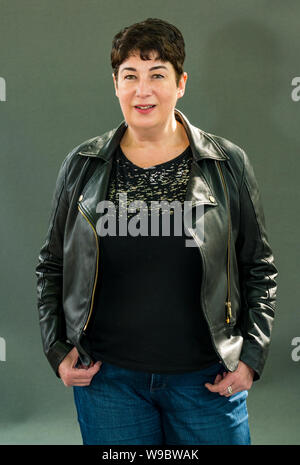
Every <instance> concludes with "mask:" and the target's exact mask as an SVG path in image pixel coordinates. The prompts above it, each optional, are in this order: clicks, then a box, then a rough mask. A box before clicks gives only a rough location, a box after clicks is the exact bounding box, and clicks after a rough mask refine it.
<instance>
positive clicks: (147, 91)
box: [136, 79, 152, 97]
mask: <svg viewBox="0 0 300 465" xmlns="http://www.w3.org/2000/svg"><path fill="white" fill-rule="evenodd" d="M151 93H152V89H151V83H149V82H148V81H144V80H141V79H140V81H139V82H138V83H137V87H136V95H137V96H139V97H146V96H148V95H151Z"/></svg>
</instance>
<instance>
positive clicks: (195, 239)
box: [188, 228, 227, 367]
mask: <svg viewBox="0 0 300 465" xmlns="http://www.w3.org/2000/svg"><path fill="white" fill-rule="evenodd" d="M188 230H189V231H190V234H191V235H192V236H193V238H194V241H195V242H196V244H197V246H198V250H199V253H200V256H201V259H202V264H203V269H204V266H205V262H204V259H203V252H202V250H201V247H200V245H199V244H198V241H197V236H196V234H194V232H193V228H191V229H189V228H188ZM201 300H202V289H201ZM202 309H203V313H204V316H205V319H206V322H207V324H208V327H209V321H208V317H207V314H206V310H205V307H204V304H203V300H202ZM209 334H210V338H211V341H212V344H213V346H214V348H215V351H216V354H217V355H218V357H219V359H220V360H221V361H222V363H223V365H224V366H225V367H226V366H227V365H226V363H225V362H224V360H223V358H222V357H221V355H220V353H219V351H218V350H217V347H216V344H215V341H214V338H213V337H212V334H211V332H210V331H209Z"/></svg>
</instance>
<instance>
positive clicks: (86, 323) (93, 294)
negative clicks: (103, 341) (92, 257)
mask: <svg viewBox="0 0 300 465" xmlns="http://www.w3.org/2000/svg"><path fill="white" fill-rule="evenodd" d="M78 210H79V211H80V213H81V214H82V216H83V217H84V218H85V219H86V220H87V222H88V223H89V225H90V226H91V227H92V229H93V233H94V236H95V239H96V245H97V264H96V273H95V280H94V286H93V292H92V299H91V305H90V309H89V312H88V316H87V319H86V322H85V325H84V327H83V329H82V331H83V332H85V331H86V328H87V326H88V324H89V321H90V318H91V315H92V311H93V305H94V297H95V289H96V284H97V278H98V266H99V244H98V236H97V232H96V230H95V228H94V226H93V225H92V223H91V222H90V220H89V219H88V217H87V216H86V215H85V213H83V211H82V210H81V208H80V206H79V205H78Z"/></svg>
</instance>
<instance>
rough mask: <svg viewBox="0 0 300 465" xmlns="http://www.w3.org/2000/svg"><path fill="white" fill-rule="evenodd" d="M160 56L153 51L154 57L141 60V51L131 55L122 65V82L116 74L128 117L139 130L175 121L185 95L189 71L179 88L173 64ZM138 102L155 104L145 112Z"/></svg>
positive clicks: (116, 84) (130, 122) (125, 116)
mask: <svg viewBox="0 0 300 465" xmlns="http://www.w3.org/2000/svg"><path fill="white" fill-rule="evenodd" d="M156 56H157V54H156V52H153V53H152V54H151V55H150V57H151V60H141V58H140V56H139V54H135V55H131V56H130V57H129V58H128V59H127V60H125V61H123V63H122V64H121V65H120V67H119V72H118V83H116V80H115V77H114V75H113V80H114V85H115V92H116V96H117V97H118V98H119V102H120V106H121V109H122V112H123V115H124V119H125V121H126V123H127V124H128V126H131V127H134V128H135V129H136V130H139V129H140V130H143V129H150V128H160V127H163V126H165V124H166V122H168V121H169V122H171V121H172V119H173V118H174V108H175V106H176V102H177V100H178V98H181V97H183V95H184V90H185V82H186V79H187V73H186V72H185V73H184V74H183V76H182V77H181V79H180V81H179V84H178V87H177V86H176V75H175V70H174V67H173V65H172V64H171V63H170V62H163V61H160V60H155V59H154V58H155V57H156ZM154 67H155V68H156V69H153V68H154ZM128 68H131V69H128ZM136 105H144V106H146V105H155V107H154V108H153V109H152V110H150V111H149V110H146V111H144V112H143V111H139V110H138V109H137V108H136Z"/></svg>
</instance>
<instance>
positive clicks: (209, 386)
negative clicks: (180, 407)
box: [204, 383, 222, 392]
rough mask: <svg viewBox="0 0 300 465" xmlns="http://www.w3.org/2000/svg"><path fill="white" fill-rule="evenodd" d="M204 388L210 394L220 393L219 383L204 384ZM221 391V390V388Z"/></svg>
mask: <svg viewBox="0 0 300 465" xmlns="http://www.w3.org/2000/svg"><path fill="white" fill-rule="evenodd" d="M204 386H205V387H206V388H207V389H208V390H209V391H210V392H219V391H220V383H217V384H211V383H205V384H204ZM221 390H222V388H221Z"/></svg>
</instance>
